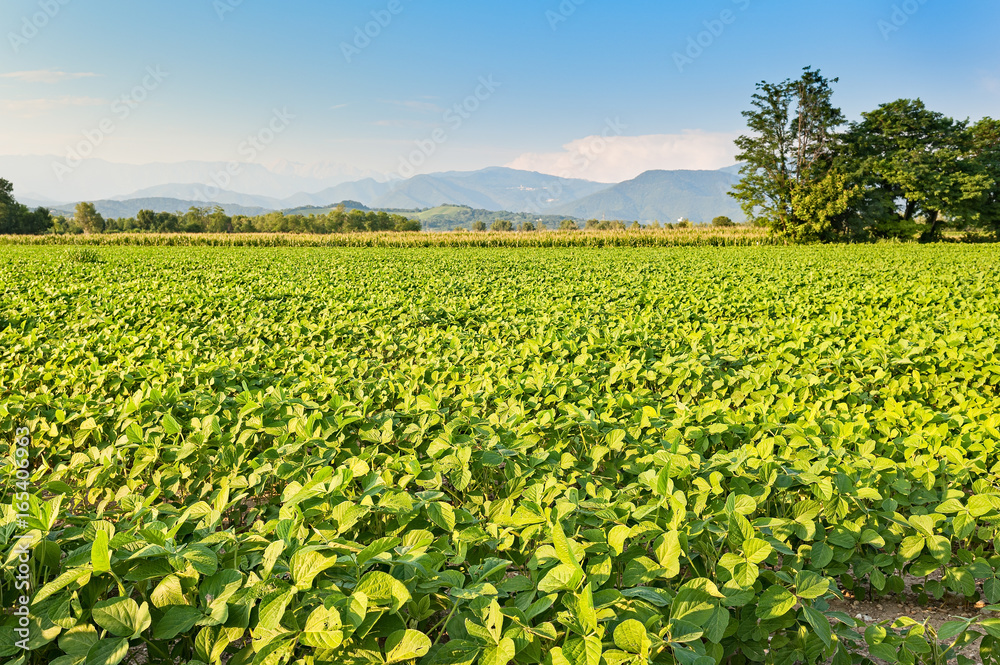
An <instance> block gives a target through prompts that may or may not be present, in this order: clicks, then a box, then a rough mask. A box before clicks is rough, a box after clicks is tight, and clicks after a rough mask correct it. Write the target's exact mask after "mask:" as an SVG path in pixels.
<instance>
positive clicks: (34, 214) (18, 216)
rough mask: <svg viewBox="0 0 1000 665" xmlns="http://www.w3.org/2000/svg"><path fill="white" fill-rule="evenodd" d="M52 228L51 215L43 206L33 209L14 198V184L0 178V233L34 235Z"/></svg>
mask: <svg viewBox="0 0 1000 665" xmlns="http://www.w3.org/2000/svg"><path fill="white" fill-rule="evenodd" d="M51 228H52V215H51V214H49V211H48V210H46V209H45V208H38V209H36V210H34V211H32V210H29V209H28V207H27V206H25V205H22V204H20V203H18V202H17V201H16V200H15V199H14V186H13V185H12V184H11V183H10V181H8V180H5V179H4V178H0V234H11V235H35V234H39V233H46V232H48V231H49V230H51Z"/></svg>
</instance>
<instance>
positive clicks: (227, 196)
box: [111, 184, 285, 210]
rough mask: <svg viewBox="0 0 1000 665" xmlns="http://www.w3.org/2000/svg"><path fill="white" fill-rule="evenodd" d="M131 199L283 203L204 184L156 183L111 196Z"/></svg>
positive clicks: (256, 205) (277, 205) (272, 207)
mask: <svg viewBox="0 0 1000 665" xmlns="http://www.w3.org/2000/svg"><path fill="white" fill-rule="evenodd" d="M133 199H180V200H182V201H201V202H202V203H203V205H205V204H210V203H218V204H226V205H230V204H232V205H239V206H246V207H250V208H267V209H268V210H277V209H279V208H282V207H283V206H284V205H285V204H284V202H283V201H282V200H281V199H276V198H271V197H269V196H255V195H253V194H241V193H239V192H231V191H228V190H225V189H218V188H215V189H213V188H208V187H205V185H197V184H189V185H157V186H156V187H147V188H146V189H140V190H139V191H137V192H132V193H131V194H127V195H125V196H113V197H111V200H114V201H129V200H133Z"/></svg>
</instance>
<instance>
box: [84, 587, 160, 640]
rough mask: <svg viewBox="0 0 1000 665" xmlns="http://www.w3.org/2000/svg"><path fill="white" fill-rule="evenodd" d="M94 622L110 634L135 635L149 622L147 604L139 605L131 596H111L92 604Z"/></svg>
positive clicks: (146, 626)
mask: <svg viewBox="0 0 1000 665" xmlns="http://www.w3.org/2000/svg"><path fill="white" fill-rule="evenodd" d="M93 612H94V622H95V623H97V625H98V626H100V627H101V628H104V629H105V630H107V631H108V632H110V633H111V634H112V635H116V636H118V637H136V636H138V634H139V633H141V632H142V631H144V630H146V628H148V627H149V624H150V623H151V619H150V616H149V606H148V605H147V604H146V603H143V604H142V607H140V606H139V605H138V604H137V603H136V602H135V601H134V600H132V599H131V598H122V597H118V598H111V599H110V600H102V601H101V602H99V603H97V604H95V605H94V610H93Z"/></svg>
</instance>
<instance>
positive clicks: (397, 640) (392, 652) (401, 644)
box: [385, 630, 431, 665]
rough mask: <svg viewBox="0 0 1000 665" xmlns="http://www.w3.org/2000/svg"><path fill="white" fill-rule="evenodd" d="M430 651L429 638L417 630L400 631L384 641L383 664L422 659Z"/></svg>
mask: <svg viewBox="0 0 1000 665" xmlns="http://www.w3.org/2000/svg"><path fill="white" fill-rule="evenodd" d="M430 649H431V640H430V638H429V637H427V636H426V635H424V634H423V633H421V632H420V631H417V630H400V631H397V632H395V633H393V634H392V635H390V636H389V638H388V639H386V641H385V651H386V655H385V662H386V663H387V665H388V664H389V663H401V662H403V661H404V660H415V659H417V658H423V657H424V655H426V654H427V652H428V651H430Z"/></svg>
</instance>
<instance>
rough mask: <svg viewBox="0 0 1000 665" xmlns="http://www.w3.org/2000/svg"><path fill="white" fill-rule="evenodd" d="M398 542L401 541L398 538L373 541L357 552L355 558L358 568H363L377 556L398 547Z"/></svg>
mask: <svg viewBox="0 0 1000 665" xmlns="http://www.w3.org/2000/svg"><path fill="white" fill-rule="evenodd" d="M400 542H402V541H401V540H400V539H399V538H379V539H378V540H376V541H374V542H373V543H371V544H370V545H368V546H367V547H366V548H364V549H363V550H361V551H360V552H358V556H357V562H358V566H361V567H363V566H364V565H365V564H366V563H368V562H369V561H370V560H371V559H373V558H374V557H377V556H378V555H379V554H383V553H385V552H388V551H389V550H391V549H392V548H394V547H396V546H397V545H399V543H400Z"/></svg>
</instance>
